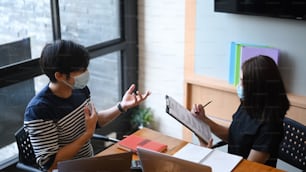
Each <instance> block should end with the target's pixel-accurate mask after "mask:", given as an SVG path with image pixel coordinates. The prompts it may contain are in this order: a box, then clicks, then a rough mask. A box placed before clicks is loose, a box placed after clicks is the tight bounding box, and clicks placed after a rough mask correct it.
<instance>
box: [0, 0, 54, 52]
mask: <svg viewBox="0 0 306 172" xmlns="http://www.w3.org/2000/svg"><path fill="white" fill-rule="evenodd" d="M50 16H51V15H50V0H39V1H37V0H22V1H21V0H14V1H12V0H1V1H0V23H1V27H0V38H1V39H0V44H6V43H10V42H14V41H16V40H22V39H24V38H30V40H31V52H32V58H37V57H39V55H40V51H41V49H42V47H43V46H44V45H45V43H46V42H50V41H51V40H52V27H51V18H50Z"/></svg>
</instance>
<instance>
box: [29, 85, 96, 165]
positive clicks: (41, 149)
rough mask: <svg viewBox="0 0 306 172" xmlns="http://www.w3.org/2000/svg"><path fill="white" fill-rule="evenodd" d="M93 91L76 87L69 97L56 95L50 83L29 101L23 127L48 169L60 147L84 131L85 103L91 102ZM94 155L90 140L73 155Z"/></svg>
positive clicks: (38, 158) (39, 157)
mask: <svg viewBox="0 0 306 172" xmlns="http://www.w3.org/2000/svg"><path fill="white" fill-rule="evenodd" d="M89 95H90V92H89V89H88V88H87V87H86V88H84V89H75V90H73V93H72V95H71V96H70V97H69V98H67V99H63V98H59V97H57V96H55V95H54V94H53V93H52V92H51V90H50V89H49V87H48V86H46V87H45V88H44V89H43V90H42V91H41V92H40V93H39V94H37V95H36V96H35V97H34V98H33V99H32V100H31V101H30V103H29V104H28V106H27V108H26V111H25V116H24V126H25V129H26V130H27V131H28V133H29V136H30V140H31V143H32V146H33V148H34V152H35V156H36V161H37V163H38V164H39V165H40V166H41V167H42V168H44V169H48V168H49V167H50V166H51V165H52V163H53V161H54V158H55V156H56V153H57V151H58V150H59V149H61V148H62V147H64V146H65V145H68V144H70V143H72V142H73V141H75V140H76V139H77V138H79V137H80V136H81V135H82V134H83V133H84V132H85V114H84V106H85V105H86V104H87V103H88V102H89V101H90V96H89ZM90 156H93V150H92V146H91V144H90V142H89V141H88V142H87V143H86V144H85V145H84V146H83V147H82V148H81V149H80V151H79V152H78V153H77V155H76V156H75V157H74V159H76V158H81V157H90Z"/></svg>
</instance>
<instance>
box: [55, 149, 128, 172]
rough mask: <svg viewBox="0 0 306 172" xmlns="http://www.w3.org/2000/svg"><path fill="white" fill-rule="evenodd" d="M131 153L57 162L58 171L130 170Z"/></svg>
mask: <svg viewBox="0 0 306 172" xmlns="http://www.w3.org/2000/svg"><path fill="white" fill-rule="evenodd" d="M131 161H132V153H131V152H125V153H119V154H112V155H105V156H99V157H91V158H82V159H75V160H67V161H62V162H59V163H58V165H57V167H58V172H72V171H74V172H98V171H99V172H100V171H107V172H118V171H120V172H130V167H131Z"/></svg>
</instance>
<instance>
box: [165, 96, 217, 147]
mask: <svg viewBox="0 0 306 172" xmlns="http://www.w3.org/2000/svg"><path fill="white" fill-rule="evenodd" d="M166 106H167V109H166V112H167V113H168V114H169V115H171V116H172V117H173V118H175V119H176V120H178V121H179V122H180V123H182V124H183V125H184V126H186V127H187V128H189V129H190V130H191V131H192V132H194V133H195V134H196V135H197V136H199V137H200V138H202V139H203V140H205V141H206V142H208V141H209V139H210V138H211V137H212V136H211V131H210V127H209V126H208V125H207V124H206V123H204V122H203V121H201V120H200V119H198V118H196V117H194V116H193V115H192V113H191V112H190V111H189V110H187V109H186V108H185V107H184V106H183V105H181V104H180V103H178V102H177V101H176V100H174V99H173V98H172V97H170V96H168V95H167V96H166Z"/></svg>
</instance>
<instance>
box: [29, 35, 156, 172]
mask: <svg viewBox="0 0 306 172" xmlns="http://www.w3.org/2000/svg"><path fill="white" fill-rule="evenodd" d="M88 65H89V53H88V52H87V50H86V49H85V48H84V47H83V46H82V45H79V44H77V43H74V42H72V41H66V40H58V41H55V42H54V43H52V44H47V45H46V46H45V47H44V48H43V50H42V53H41V57H40V66H41V68H42V70H43V72H44V73H45V74H46V75H47V76H48V78H49V79H50V82H49V83H48V84H47V85H46V86H45V87H44V88H43V89H42V90H41V91H40V92H39V93H38V94H37V95H36V96H35V97H33V99H32V100H31V101H30V103H29V104H28V106H27V108H26V111H25V116H24V126H25V129H26V130H27V131H28V133H29V137H30V140H31V143H32V146H33V148H34V152H35V156H36V160H37V163H38V164H39V165H40V167H41V168H42V169H43V170H48V171H52V169H55V168H57V163H58V162H59V161H63V160H69V159H76V158H82V157H90V156H93V150H92V146H91V144H90V139H91V137H92V135H93V133H94V131H95V128H96V125H97V124H98V125H99V126H103V125H105V124H107V123H108V122H110V121H112V120H113V119H115V118H116V117H118V116H119V115H120V114H121V113H122V112H125V111H127V110H128V109H129V108H132V107H135V106H137V105H139V104H140V103H142V102H143V101H144V100H145V99H146V98H147V97H148V96H149V95H150V92H148V91H147V92H146V93H145V94H139V92H138V91H136V93H134V90H135V85H134V84H132V85H131V86H130V88H129V89H128V90H127V91H126V93H125V94H124V96H123V98H122V101H121V102H119V103H118V104H116V105H115V106H113V107H111V108H109V109H106V110H102V111H98V112H97V111H96V109H95V107H94V105H93V104H92V103H90V91H89V89H88V87H87V83H88V80H89V71H88V70H87V68H88ZM101 89H103V87H101Z"/></svg>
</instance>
